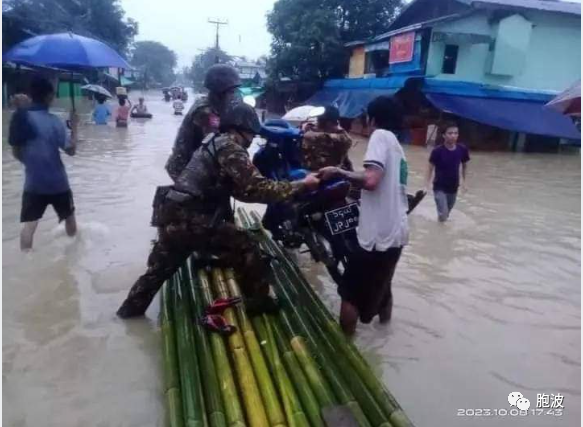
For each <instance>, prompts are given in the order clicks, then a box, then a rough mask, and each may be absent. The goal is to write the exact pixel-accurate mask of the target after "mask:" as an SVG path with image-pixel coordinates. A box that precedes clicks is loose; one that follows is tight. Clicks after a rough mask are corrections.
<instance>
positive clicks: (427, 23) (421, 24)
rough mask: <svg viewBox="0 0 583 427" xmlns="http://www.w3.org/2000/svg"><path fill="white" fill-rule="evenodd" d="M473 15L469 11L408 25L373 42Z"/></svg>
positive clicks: (382, 35) (377, 37)
mask: <svg viewBox="0 0 583 427" xmlns="http://www.w3.org/2000/svg"><path fill="white" fill-rule="evenodd" d="M471 13H472V11H468V12H465V13H456V14H454V15H447V16H441V17H439V18H435V19H431V20H429V21H425V22H418V23H416V24H412V25H408V26H406V27H402V28H397V29H396V30H392V31H388V32H386V33H383V34H380V35H378V36H376V37H374V38H373V39H372V41H373V42H378V41H381V40H384V39H387V38H389V37H391V36H395V35H397V34H402V33H406V32H408V31H413V30H418V29H420V28H426V27H431V26H433V25H434V24H438V23H441V22H445V21H455V20H456V19H459V18H462V17H464V16H467V15H470V14H471Z"/></svg>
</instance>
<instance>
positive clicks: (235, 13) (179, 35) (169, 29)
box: [121, 0, 581, 67]
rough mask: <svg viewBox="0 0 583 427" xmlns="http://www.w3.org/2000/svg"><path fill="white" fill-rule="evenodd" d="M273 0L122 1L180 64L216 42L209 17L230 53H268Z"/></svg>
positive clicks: (143, 32) (147, 36)
mask: <svg viewBox="0 0 583 427" xmlns="http://www.w3.org/2000/svg"><path fill="white" fill-rule="evenodd" d="M355 1H357V0H355ZM571 1H576V2H580V1H581V0H571ZM407 2H408V1H407ZM273 3H275V0H247V1H242V0H157V1H147V2H146V1H144V0H121V4H122V6H123V8H124V9H125V11H126V16H128V17H131V18H133V19H135V20H136V21H138V23H139V26H140V27H139V29H140V32H139V34H138V36H137V37H136V40H155V41H159V42H161V43H163V44H165V45H166V46H168V47H169V48H170V49H172V50H173V51H174V52H176V54H177V55H178V66H179V67H182V66H184V65H190V63H191V62H192V58H193V57H194V56H195V55H196V54H198V53H199V49H204V48H207V47H209V46H212V45H214V43H215V26H214V25H211V24H209V23H208V22H207V20H208V19H209V18H212V19H215V18H219V19H220V20H228V22H229V24H228V25H222V26H221V29H220V36H221V37H220V44H221V47H222V48H223V49H224V50H225V51H226V52H227V53H229V54H230V55H244V56H248V57H250V58H252V59H255V58H257V57H259V56H261V55H266V54H268V53H269V45H270V42H271V36H270V34H269V33H268V32H267V28H266V24H267V23H266V17H265V15H266V14H267V12H269V11H270V10H271V9H272V8H273Z"/></svg>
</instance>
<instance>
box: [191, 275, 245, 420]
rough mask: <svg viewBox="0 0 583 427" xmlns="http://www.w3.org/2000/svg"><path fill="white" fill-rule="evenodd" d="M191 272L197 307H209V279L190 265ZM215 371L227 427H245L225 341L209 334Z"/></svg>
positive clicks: (211, 299) (210, 299)
mask: <svg viewBox="0 0 583 427" xmlns="http://www.w3.org/2000/svg"><path fill="white" fill-rule="evenodd" d="M191 271H192V272H193V274H197V275H198V284H199V287H198V289H197V295H198V296H199V301H198V304H199V305H203V306H205V307H206V306H209V305H210V304H211V303H212V301H213V297H212V292H211V288H210V279H209V277H208V275H207V273H206V271H204V270H203V269H199V270H196V269H195V268H194V266H193V264H192V263H191ZM209 335H210V336H209V338H210V344H211V349H212V353H213V359H214V361H215V369H216V373H217V379H218V382H219V389H220V391H221V395H222V397H223V404H224V408H225V416H226V419H227V424H228V425H229V427H245V415H244V414H243V408H242V407H241V402H240V400H239V393H238V391H237V386H236V385H235V376H234V375H233V370H232V368H231V364H230V362H229V356H228V353H227V346H226V344H225V340H224V339H223V337H221V336H220V335H219V334H213V333H211V334H209Z"/></svg>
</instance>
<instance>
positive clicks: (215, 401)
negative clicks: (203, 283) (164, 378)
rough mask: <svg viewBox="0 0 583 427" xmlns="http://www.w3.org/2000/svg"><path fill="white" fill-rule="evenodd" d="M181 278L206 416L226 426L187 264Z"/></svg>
mask: <svg viewBox="0 0 583 427" xmlns="http://www.w3.org/2000/svg"><path fill="white" fill-rule="evenodd" d="M181 273H182V278H183V281H184V284H185V286H186V287H187V289H188V291H189V292H188V297H189V298H190V301H192V303H193V304H191V305H192V306H193V309H194V310H193V313H194V319H195V321H194V326H193V327H194V339H195V345H196V349H197V350H198V359H199V362H200V374H201V377H202V380H203V383H204V389H203V392H204V401H205V406H206V412H207V417H208V420H209V424H210V426H211V427H226V426H227V420H226V417H225V412H224V408H223V399H222V396H221V390H220V388H219V380H218V378H217V370H216V367H215V361H214V360H213V355H212V352H211V348H210V344H209V338H208V336H207V332H206V331H205V330H204V328H203V326H202V325H201V324H200V322H199V321H198V319H200V318H201V317H202V315H203V311H204V308H203V304H202V301H201V299H200V298H199V297H198V296H197V290H196V287H195V285H194V280H192V278H191V275H190V272H189V270H188V267H187V265H186V264H185V265H184V266H183V267H182V268H181Z"/></svg>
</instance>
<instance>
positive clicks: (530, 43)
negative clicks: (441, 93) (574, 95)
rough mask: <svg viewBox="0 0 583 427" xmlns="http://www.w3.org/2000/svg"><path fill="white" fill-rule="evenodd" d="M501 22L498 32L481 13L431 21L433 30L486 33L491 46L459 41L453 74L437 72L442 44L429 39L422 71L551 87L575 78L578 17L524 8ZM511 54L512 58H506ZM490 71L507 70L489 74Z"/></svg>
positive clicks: (527, 86) (479, 80)
mask: <svg viewBox="0 0 583 427" xmlns="http://www.w3.org/2000/svg"><path fill="white" fill-rule="evenodd" d="M504 22H505V24H504V25H503V27H504V28H503V31H501V32H499V25H498V23H497V22H491V21H489V19H488V16H487V14H486V13H485V12H482V13H479V14H475V15H472V16H469V17H467V18H464V19H461V20H458V21H455V22H451V23H443V24H440V25H436V26H435V27H434V28H433V31H440V32H451V33H466V34H480V35H489V36H490V37H491V38H492V39H493V40H496V42H494V43H492V48H491V47H490V46H489V44H486V43H482V44H460V45H459V52H458V62H457V67H456V73H455V74H442V73H441V68H442V65H443V51H444V47H445V45H444V43H442V42H431V43H430V47H429V53H428V60H427V75H428V76H435V77H438V78H440V79H451V80H463V81H470V82H477V83H485V84H493V85H506V86H514V87H519V88H525V89H535V90H551V91H561V90H564V89H565V88H567V87H568V86H570V85H571V84H572V83H573V82H574V81H576V80H577V79H580V78H581V20H580V19H579V17H576V16H569V15H561V14H552V13H542V12H530V11H529V12H525V13H523V14H521V15H520V16H515V17H512V19H509V18H506V20H505V21H504ZM529 28H531V30H530V31H528V29H529ZM498 37H499V38H500V40H497V38H498ZM496 43H497V44H498V46H500V51H499V55H498V56H496V54H494V53H491V49H492V51H493V50H494V47H495V46H496ZM517 52H518V53H517ZM513 54H514V55H516V58H512V55H513ZM496 60H498V61H500V62H498V63H497V62H496ZM505 62H508V64H506V63H505ZM493 65H494V68H492V66H493ZM496 65H498V67H496ZM492 70H493V71H495V72H498V73H500V72H504V73H509V74H510V75H501V74H493V73H492V72H491V71H492Z"/></svg>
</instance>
